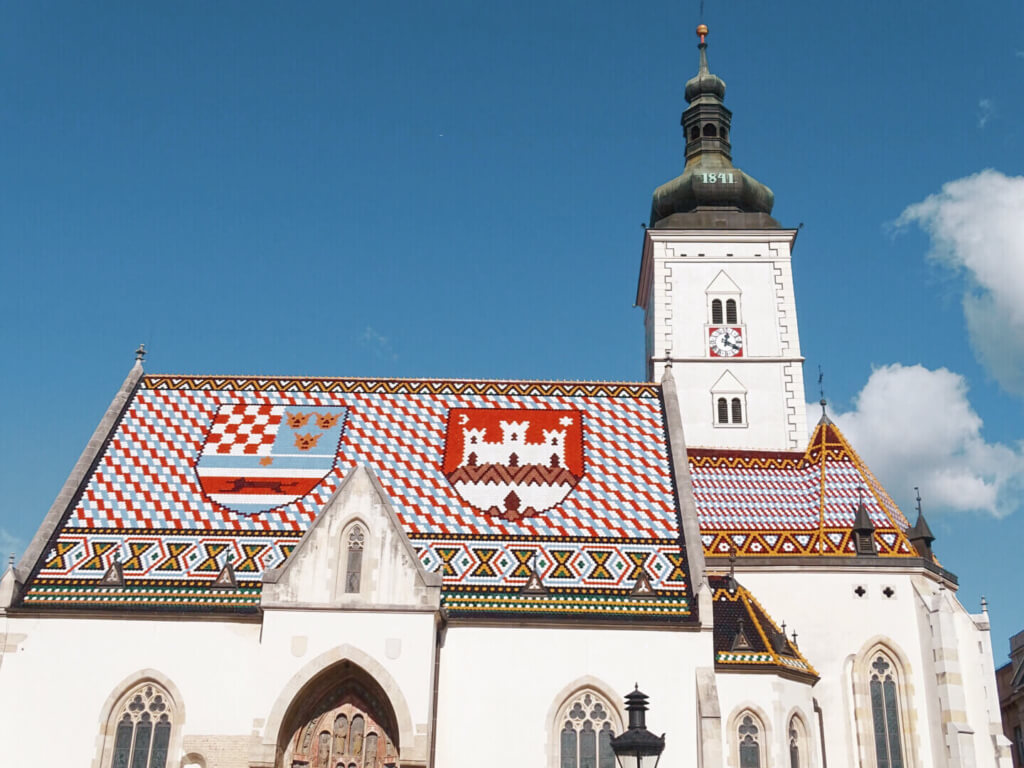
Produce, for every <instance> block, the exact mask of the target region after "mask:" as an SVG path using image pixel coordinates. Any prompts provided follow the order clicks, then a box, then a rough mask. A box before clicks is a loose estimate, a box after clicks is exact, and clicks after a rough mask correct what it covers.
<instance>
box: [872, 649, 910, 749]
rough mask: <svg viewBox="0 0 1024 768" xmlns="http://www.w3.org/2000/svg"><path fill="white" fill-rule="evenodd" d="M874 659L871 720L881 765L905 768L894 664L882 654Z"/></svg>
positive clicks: (876, 655)
mask: <svg viewBox="0 0 1024 768" xmlns="http://www.w3.org/2000/svg"><path fill="white" fill-rule="evenodd" d="M873 656H874V658H873V659H872V661H871V678H870V679H871V682H870V684H869V688H870V694H871V722H872V727H873V731H874V743H875V757H876V758H877V759H878V768H903V746H902V741H901V738H900V705H899V693H898V691H897V690H896V675H895V671H894V669H893V665H892V663H891V662H890V661H889V660H888V659H887V658H886V657H885V656H883V655H882V654H880V653H879V654H873Z"/></svg>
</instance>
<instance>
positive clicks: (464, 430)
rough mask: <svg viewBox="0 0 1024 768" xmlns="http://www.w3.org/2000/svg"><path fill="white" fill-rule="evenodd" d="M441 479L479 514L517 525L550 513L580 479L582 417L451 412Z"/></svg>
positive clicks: (568, 413) (572, 412)
mask: <svg viewBox="0 0 1024 768" xmlns="http://www.w3.org/2000/svg"><path fill="white" fill-rule="evenodd" d="M444 474H445V477H447V478H448V481H449V482H450V483H451V484H452V486H453V487H454V488H455V490H456V491H457V492H458V494H459V495H460V496H461V497H462V498H463V499H465V500H466V501H467V502H469V503H470V504H472V505H473V506H474V507H475V508H476V509H478V510H479V511H481V512H486V513H489V514H493V515H499V516H501V517H502V518H504V519H506V520H519V519H520V518H523V517H531V516H533V515H537V514H539V513H541V512H543V511H545V510H548V509H551V508H552V507H553V506H555V505H556V504H559V503H561V502H562V501H563V500H564V499H565V497H566V496H568V495H569V493H570V491H572V489H573V488H575V487H576V484H577V483H578V482H579V481H580V479H581V478H582V477H583V413H582V412H581V411H577V410H558V411H552V410H546V409H533V408H521V409H504V408H453V409H452V410H451V411H450V412H449V414H448V434H447V437H446V442H445V453H444Z"/></svg>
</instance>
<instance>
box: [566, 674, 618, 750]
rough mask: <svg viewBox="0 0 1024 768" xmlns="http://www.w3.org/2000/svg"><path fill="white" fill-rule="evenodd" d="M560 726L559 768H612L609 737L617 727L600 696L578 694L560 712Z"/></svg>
mask: <svg viewBox="0 0 1024 768" xmlns="http://www.w3.org/2000/svg"><path fill="white" fill-rule="evenodd" d="M559 722H560V723H561V730H560V732H559V735H558V763H557V765H558V766H559V768H615V754H614V753H613V752H612V737H613V736H614V735H615V730H616V727H617V723H614V722H613V713H612V710H611V707H610V706H609V704H608V703H607V701H605V700H604V697H603V696H601V695H600V694H598V693H597V692H596V691H593V690H590V689H585V690H582V691H579V692H578V693H576V694H575V695H573V696H572V697H571V698H570V699H569V701H567V702H566V703H565V704H564V705H563V706H562V707H561V708H560V710H559Z"/></svg>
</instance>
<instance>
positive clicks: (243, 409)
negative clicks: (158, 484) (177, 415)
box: [196, 405, 348, 515]
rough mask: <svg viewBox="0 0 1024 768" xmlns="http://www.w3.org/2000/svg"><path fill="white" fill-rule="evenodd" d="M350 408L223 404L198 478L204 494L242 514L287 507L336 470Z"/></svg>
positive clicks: (201, 457)
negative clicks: (335, 465)
mask: <svg viewBox="0 0 1024 768" xmlns="http://www.w3.org/2000/svg"><path fill="white" fill-rule="evenodd" d="M347 412H348V409H347V408H342V407H335V406H330V407H325V406H317V407H315V408H314V407H308V406H307V407H292V406H284V405H223V406H221V407H220V408H219V409H218V410H217V413H216V414H215V415H214V417H213V423H212V424H211V425H210V429H209V431H208V432H207V435H206V444H205V445H204V446H203V450H202V453H200V455H199V461H197V462H196V475H197V476H198V478H199V485H200V486H201V487H202V489H203V491H204V492H205V493H206V495H207V496H208V497H209V498H210V499H212V500H213V501H215V502H217V503H218V504H220V505H221V506H224V507H227V508H228V509H233V510H234V511H236V512H240V513H241V514H244V515H255V514H258V513H260V512H266V511H267V510H270V509H274V508H276V507H281V506H284V505H285V504H290V503H291V502H293V501H296V500H297V499H300V498H302V497H303V496H305V495H306V494H308V493H310V492H311V491H312V490H313V489H314V488H316V487H317V486H318V485H319V484H320V482H321V481H322V480H323V479H324V478H325V477H326V476H327V474H328V473H329V472H330V471H331V470H332V469H334V464H335V461H336V460H337V454H338V446H339V443H340V442H341V434H342V432H343V431H344V429H345V417H346V415H347Z"/></svg>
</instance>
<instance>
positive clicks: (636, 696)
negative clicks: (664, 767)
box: [612, 685, 665, 768]
mask: <svg viewBox="0 0 1024 768" xmlns="http://www.w3.org/2000/svg"><path fill="white" fill-rule="evenodd" d="M647 698H648V697H647V696H646V695H644V694H643V693H641V692H640V688H639V687H638V686H635V685H634V686H633V690H632V691H630V692H629V693H628V694H626V711H627V712H629V727H628V728H627V729H626V732H625V733H622V734H619V735H618V736H616V737H615V738H613V739H612V752H614V753H615V758H616V759H617V760H618V761H619V768H657V765H658V761H659V760H661V753H662V751H663V750H664V749H665V734H661V736H655V735H654V734H653V733H651V732H650V731H648V730H647V714H646V712H647Z"/></svg>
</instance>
